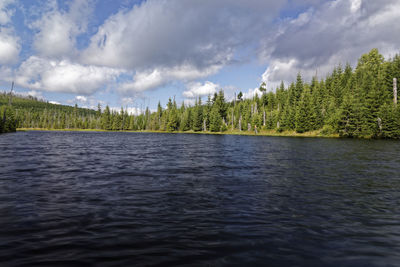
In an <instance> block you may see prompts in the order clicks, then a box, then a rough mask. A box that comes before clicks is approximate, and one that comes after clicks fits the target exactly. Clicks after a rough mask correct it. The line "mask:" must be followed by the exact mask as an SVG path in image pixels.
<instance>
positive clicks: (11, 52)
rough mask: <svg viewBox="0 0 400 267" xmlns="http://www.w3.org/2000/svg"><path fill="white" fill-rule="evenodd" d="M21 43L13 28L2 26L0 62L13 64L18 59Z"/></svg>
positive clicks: (0, 32) (0, 33)
mask: <svg viewBox="0 0 400 267" xmlns="http://www.w3.org/2000/svg"><path fill="white" fill-rule="evenodd" d="M20 50H21V45H20V44H19V39H18V37H16V36H15V35H14V33H13V32H12V30H10V29H7V28H2V27H0V64H2V65H3V64H13V63H16V62H17V61H18V56H19V52H20Z"/></svg>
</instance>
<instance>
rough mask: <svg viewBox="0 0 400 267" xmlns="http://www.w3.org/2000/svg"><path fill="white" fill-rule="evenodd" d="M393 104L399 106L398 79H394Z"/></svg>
mask: <svg viewBox="0 0 400 267" xmlns="http://www.w3.org/2000/svg"><path fill="white" fill-rule="evenodd" d="M393 103H394V104H395V105H397V79H396V78H393Z"/></svg>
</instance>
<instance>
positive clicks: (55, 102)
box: [49, 100, 61, 105]
mask: <svg viewBox="0 0 400 267" xmlns="http://www.w3.org/2000/svg"><path fill="white" fill-rule="evenodd" d="M49 103H50V104H54V105H61V103H60V102H57V101H53V100H51V101H49Z"/></svg>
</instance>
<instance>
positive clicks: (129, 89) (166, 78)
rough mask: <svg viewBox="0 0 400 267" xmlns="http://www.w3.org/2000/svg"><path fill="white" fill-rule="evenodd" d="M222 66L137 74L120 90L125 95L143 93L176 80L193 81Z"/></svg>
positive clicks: (180, 68) (181, 67)
mask: <svg viewBox="0 0 400 267" xmlns="http://www.w3.org/2000/svg"><path fill="white" fill-rule="evenodd" d="M220 68H221V66H210V67H209V68H205V69H198V68H196V67H195V66H189V65H183V66H176V67H172V68H155V69H153V70H150V71H143V72H137V73H136V74H135V75H134V77H133V81H132V82H126V83H122V84H121V85H120V87H119V88H118V90H119V91H120V92H121V93H123V94H131V93H134V92H142V91H146V90H149V89H153V88H156V87H161V86H164V85H166V84H167V83H169V82H172V81H174V80H181V81H188V82H189V81H192V80H194V79H198V78H202V77H206V76H208V75H211V74H214V73H216V72H217V71H218V70H219V69H220Z"/></svg>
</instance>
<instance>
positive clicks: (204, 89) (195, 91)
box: [183, 81, 219, 98]
mask: <svg viewBox="0 0 400 267" xmlns="http://www.w3.org/2000/svg"><path fill="white" fill-rule="evenodd" d="M186 87H187V89H188V90H186V91H184V92H183V96H184V97H186V98H197V97H202V96H207V95H212V94H214V93H216V92H217V89H218V87H219V85H218V84H215V83H212V82H209V81H207V82H205V83H204V84H202V83H199V82H193V83H189V84H187V86H186Z"/></svg>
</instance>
